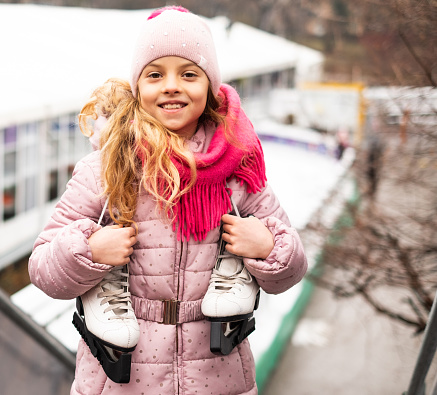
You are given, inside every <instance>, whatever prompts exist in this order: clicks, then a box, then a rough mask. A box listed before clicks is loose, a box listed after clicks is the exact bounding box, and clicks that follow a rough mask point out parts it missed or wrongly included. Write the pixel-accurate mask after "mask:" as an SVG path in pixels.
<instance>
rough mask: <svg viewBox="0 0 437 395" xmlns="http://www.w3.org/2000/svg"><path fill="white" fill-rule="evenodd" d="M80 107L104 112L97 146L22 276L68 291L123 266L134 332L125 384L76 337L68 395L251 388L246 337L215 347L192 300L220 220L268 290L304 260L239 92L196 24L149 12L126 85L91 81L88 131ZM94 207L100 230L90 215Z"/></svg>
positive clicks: (191, 18) (287, 279)
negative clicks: (221, 351)
mask: <svg viewBox="0 0 437 395" xmlns="http://www.w3.org/2000/svg"><path fill="white" fill-rule="evenodd" d="M89 117H92V118H93V119H96V118H97V117H99V118H98V120H97V122H96V124H95V126H94V133H95V135H94V136H93V139H94V140H96V139H97V140H98V141H99V147H100V150H96V151H95V152H93V153H92V154H90V155H88V156H87V157H85V158H84V159H83V160H81V161H80V162H79V163H78V164H77V166H76V168H75V171H74V173H73V177H72V179H71V180H70V182H69V183H68V185H67V190H66V192H65V193H64V195H63V196H62V197H61V199H60V202H59V203H58V205H57V206H56V209H55V212H54V214H53V216H52V218H51V220H50V221H49V223H48V224H47V226H46V228H45V229H44V231H43V232H42V233H41V234H40V236H39V237H38V239H37V241H36V243H35V247H34V251H33V254H32V256H31V259H30V261H29V272H30V276H31V280H32V282H33V283H34V284H35V285H37V286H38V287H39V288H41V289H42V290H43V291H44V292H46V293H47V294H48V295H50V296H52V297H54V298H58V299H70V298H75V297H77V296H80V295H84V294H86V293H87V292H90V290H93V289H95V286H96V285H97V284H99V283H101V281H102V279H103V278H105V276H107V275H108V273H112V270H111V269H113V268H114V267H115V268H120V267H123V265H126V264H127V263H128V264H129V271H130V274H129V285H130V292H131V299H132V308H133V311H134V312H135V316H136V318H137V320H138V328H137V329H138V338H139V339H138V344H137V346H136V348H135V351H134V352H133V353H132V369H131V375H130V382H129V383H128V384H115V383H114V382H112V381H111V380H109V379H108V378H107V376H106V375H105V373H104V372H103V370H102V368H101V367H100V366H99V364H98V361H97V360H96V359H95V358H94V357H93V356H92V355H91V353H90V350H89V348H88V347H87V346H86V344H85V343H84V342H83V341H81V342H80V344H79V347H78V352H77V366H76V376H75V381H74V383H73V386H72V389H71V393H72V394H82V395H85V394H87V395H90V394H93V395H94V394H153V395H156V394H163V395H164V394H165V395H167V394H251V395H252V394H256V393H257V388H256V384H255V366H254V361H253V357H252V354H251V351H250V346H249V343H248V340H247V339H245V340H244V341H243V342H242V343H240V344H239V345H237V347H235V348H234V349H233V351H232V352H231V353H230V354H229V355H226V356H223V355H222V356H217V355H214V354H212V353H211V351H210V325H209V323H208V322H207V321H206V320H205V316H204V315H203V314H202V308H201V304H202V299H203V297H204V295H205V293H206V292H207V288H208V285H209V282H210V278H211V272H212V270H213V268H214V265H215V256H216V252H217V245H218V241H219V238H220V230H219V228H220V226H219V225H220V223H222V224H223V226H222V227H223V232H224V233H223V235H222V239H223V240H224V241H225V242H226V243H227V245H226V250H227V251H228V252H229V253H232V254H235V255H238V256H241V257H244V259H243V261H244V266H245V269H246V270H247V271H248V272H250V274H251V276H253V277H254V278H255V279H256V281H257V283H258V284H259V286H260V287H261V288H262V289H264V290H265V291H266V292H268V293H280V292H283V291H285V290H287V289H288V288H290V287H292V286H293V285H295V284H296V283H297V282H299V281H300V280H301V279H302V277H303V275H304V274H305V271H306V268H307V263H306V259H305V255H304V252H303V248H302V244H301V242H300V239H299V236H298V235H297V233H296V231H295V230H294V229H293V228H291V227H290V224H289V221H288V218H287V216H286V214H285V212H284V211H283V210H282V208H281V207H280V205H279V202H278V200H277V198H276V197H275V195H274V193H273V192H272V190H271V189H270V187H269V186H268V185H266V178H265V168H264V159H263V154H262V149H261V145H260V142H259V140H258V138H257V136H256V134H255V132H254V130H253V127H252V125H251V123H250V121H249V120H248V119H247V118H246V116H245V114H244V112H243V111H242V109H241V107H240V101H239V97H238V95H237V93H236V92H235V90H234V89H232V88H231V87H230V86H227V85H225V84H221V79H220V73H219V69H218V64H217V59H216V54H215V49H214V44H213V41H212V37H211V33H210V31H209V29H208V27H207V25H206V24H205V23H204V22H203V20H202V19H201V18H199V17H198V16H196V15H194V14H192V13H189V12H188V11H187V10H185V9H182V8H179V7H169V8H164V9H160V10H158V11H156V12H154V13H153V14H152V15H151V16H150V17H149V19H148V20H147V21H146V23H145V26H144V30H143V32H142V34H141V35H140V37H139V40H138V44H137V47H136V51H135V54H134V58H133V65H132V73H131V81H130V85H129V84H128V83H126V82H123V81H118V80H110V81H108V83H107V84H105V85H104V86H102V87H101V88H99V89H97V90H96V92H95V95H94V97H93V98H92V99H91V100H90V102H89V103H87V104H86V105H85V107H84V109H83V111H82V114H81V116H80V121H81V127H82V129H83V131H85V133H87V132H88V129H89V127H88V126H87V124H86V122H85V121H86V119H87V118H89ZM102 125H103V126H102ZM100 127H101V131H100V136H99V137H98V136H97V133H96V132H97V130H98V129H99V128H100ZM230 195H232V199H233V201H234V202H235V204H236V206H237V208H238V210H239V212H240V213H241V214H242V216H243V217H244V216H245V215H248V214H253V215H254V216H251V217H248V218H240V217H237V216H234V215H230V214H228V213H229V212H230V211H231V200H230ZM106 201H108V203H109V204H108V210H105V209H104V207H105V202H106ZM102 212H103V213H104V215H103V222H102V224H103V225H108V226H103V227H102V226H101V225H98V224H97V222H98V219H99V217H100V216H101V213H102ZM111 222H112V223H114V222H115V223H116V225H111V226H109V224H110V223H111ZM129 225H131V226H129ZM124 275H125V276H127V274H124ZM125 296H126V295H125ZM169 302H171V303H170V304H171V306H173V309H171V311H172V316H173V317H172V318H171V319H169V317H168V316H167V312H166V306H168V305H169ZM128 304H129V306H128V308H126V310H129V308H130V302H128ZM114 310H117V307H115V308H114ZM135 329H136V328H133V331H134V332H135Z"/></svg>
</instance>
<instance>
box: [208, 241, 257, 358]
mask: <svg viewBox="0 0 437 395" xmlns="http://www.w3.org/2000/svg"><path fill="white" fill-rule="evenodd" d="M225 245H226V242H225V241H223V240H222V239H220V245H219V253H218V256H217V261H216V265H215V268H214V269H213V273H212V275H211V279H210V282H209V287H208V290H207V292H206V294H205V297H204V298H203V301H202V306H201V308H202V313H203V314H204V315H205V317H206V319H207V320H209V321H211V339H210V349H211V352H213V353H214V354H222V355H228V354H229V353H230V352H231V351H232V349H233V348H234V347H235V346H236V345H237V344H239V343H241V342H242V341H243V340H244V339H245V338H246V337H247V336H249V335H250V334H251V333H252V332H253V331H254V330H255V318H254V317H253V311H254V310H255V309H257V308H258V303H259V294H260V292H259V285H258V284H257V282H256V280H255V279H254V278H253V277H252V276H251V274H250V273H249V272H248V271H247V269H246V267H245V266H244V264H243V259H242V258H241V257H239V256H236V255H232V254H230V253H228V252H227V251H226V250H225Z"/></svg>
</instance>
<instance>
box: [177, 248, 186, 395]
mask: <svg viewBox="0 0 437 395" xmlns="http://www.w3.org/2000/svg"><path fill="white" fill-rule="evenodd" d="M183 252H184V241H183V240H181V250H180V253H179V263H178V270H177V279H178V281H177V286H176V300H179V289H180V273H181V264H182V257H183ZM177 317H178V318H179V310H178V311H177ZM178 325H179V324H178V323H176V325H175V332H176V372H177V384H178V385H177V389H178V392H177V393H178V395H179V393H180V385H179V335H178V333H179V328H178Z"/></svg>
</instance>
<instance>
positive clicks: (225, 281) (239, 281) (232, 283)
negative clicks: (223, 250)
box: [210, 253, 252, 293]
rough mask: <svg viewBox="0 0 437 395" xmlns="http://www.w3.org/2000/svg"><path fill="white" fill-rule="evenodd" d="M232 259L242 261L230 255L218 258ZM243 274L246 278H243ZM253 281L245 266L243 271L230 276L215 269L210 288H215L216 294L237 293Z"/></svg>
mask: <svg viewBox="0 0 437 395" xmlns="http://www.w3.org/2000/svg"><path fill="white" fill-rule="evenodd" d="M232 257H235V258H237V259H241V257H239V256H237V255H234V254H230V253H228V254H223V255H218V256H217V258H218V259H226V258H232ZM243 272H244V275H243V276H244V277H243V276H242V273H243ZM251 280H252V278H251V275H250V273H249V272H248V271H247V269H246V268H245V267H244V265H243V267H242V269H241V270H237V271H236V272H235V273H232V274H229V275H224V274H223V273H220V271H219V269H213V271H212V274H211V280H210V287H211V288H213V290H214V291H215V292H220V293H222V292H226V293H229V292H232V293H235V292H236V291H237V289H241V288H242V287H244V286H245V284H248V283H250V282H251Z"/></svg>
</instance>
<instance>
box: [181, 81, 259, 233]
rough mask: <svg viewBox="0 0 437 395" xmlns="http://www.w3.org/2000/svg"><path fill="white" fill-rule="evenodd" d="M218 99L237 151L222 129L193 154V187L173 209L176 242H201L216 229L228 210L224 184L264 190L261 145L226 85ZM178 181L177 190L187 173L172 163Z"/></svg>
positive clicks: (187, 169) (233, 94)
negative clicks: (236, 184)
mask: <svg viewBox="0 0 437 395" xmlns="http://www.w3.org/2000/svg"><path fill="white" fill-rule="evenodd" d="M219 96H220V97H221V99H222V106H221V107H220V109H219V113H220V114H222V115H225V117H226V122H227V126H228V128H230V129H232V131H233V132H234V136H235V137H236V139H237V141H238V142H239V145H240V147H237V146H235V145H232V144H231V143H229V142H228V141H227V140H226V138H225V128H224V125H219V126H218V127H217V129H216V131H215V132H214V136H213V138H212V140H211V144H210V145H209V147H208V150H207V152H206V153H194V158H195V161H196V168H197V179H196V183H195V184H194V186H193V187H192V188H191V189H190V190H189V191H188V192H187V193H185V194H184V195H182V196H181V198H180V199H179V201H178V202H177V203H176V206H175V208H174V212H173V213H174V214H175V220H174V222H173V230H174V231H176V233H177V236H178V240H181V239H182V238H183V239H186V240H188V239H189V238H190V235H192V236H193V238H194V239H195V240H204V239H205V237H206V235H207V233H208V232H209V231H210V230H212V229H214V228H216V227H217V226H219V225H220V220H221V217H222V215H223V214H226V213H228V212H229V211H230V210H231V207H232V205H231V200H230V193H232V191H230V190H228V188H227V187H226V183H227V181H229V180H231V179H232V178H234V177H235V178H236V179H237V180H238V181H239V182H240V183H241V184H245V185H246V190H247V192H249V193H256V192H258V191H260V190H261V188H263V187H264V186H265V182H266V180H267V179H266V175H265V164H264V154H263V151H262V147H261V143H260V141H259V139H258V136H257V135H256V133H255V131H254V129H253V126H252V123H251V122H250V121H249V119H248V118H247V116H246V114H245V113H244V112H243V110H242V108H241V104H240V98H239V96H238V93H237V92H236V91H235V90H234V89H233V88H232V87H231V86H229V85H225V84H222V85H221V87H220V92H219ZM173 163H174V164H175V166H176V167H177V169H178V171H179V174H180V177H181V188H184V187H185V186H186V185H187V184H188V183H189V181H190V176H191V175H190V169H189V167H188V166H186V165H185V164H184V163H181V162H180V161H177V160H174V159H173Z"/></svg>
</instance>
